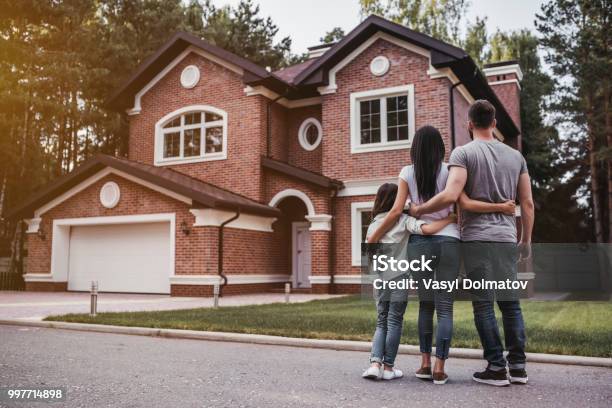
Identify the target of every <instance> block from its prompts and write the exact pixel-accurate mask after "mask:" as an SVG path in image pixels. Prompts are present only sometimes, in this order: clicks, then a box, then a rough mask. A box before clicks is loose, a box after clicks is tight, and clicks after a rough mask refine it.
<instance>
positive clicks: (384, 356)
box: [370, 289, 408, 367]
mask: <svg viewBox="0 0 612 408" xmlns="http://www.w3.org/2000/svg"><path fill="white" fill-rule="evenodd" d="M407 300H408V292H407V291H406V290H399V289H396V290H390V289H385V290H380V291H379V292H378V293H377V301H376V309H377V311H378V318H377V319H376V331H375V332H374V338H373V339H372V354H371V356H370V363H379V364H384V365H386V366H390V367H393V364H394V363H395V356H397V350H398V348H399V343H400V338H401V337H402V325H403V323H404V313H405V312H406V306H407V304H408V303H407Z"/></svg>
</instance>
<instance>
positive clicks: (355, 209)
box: [351, 201, 374, 266]
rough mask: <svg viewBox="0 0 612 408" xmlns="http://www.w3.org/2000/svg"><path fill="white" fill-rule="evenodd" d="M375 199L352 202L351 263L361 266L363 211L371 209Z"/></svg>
mask: <svg viewBox="0 0 612 408" xmlns="http://www.w3.org/2000/svg"><path fill="white" fill-rule="evenodd" d="M372 207H374V201H361V202H356V203H351V265H352V266H361V212H363V211H371V210H372Z"/></svg>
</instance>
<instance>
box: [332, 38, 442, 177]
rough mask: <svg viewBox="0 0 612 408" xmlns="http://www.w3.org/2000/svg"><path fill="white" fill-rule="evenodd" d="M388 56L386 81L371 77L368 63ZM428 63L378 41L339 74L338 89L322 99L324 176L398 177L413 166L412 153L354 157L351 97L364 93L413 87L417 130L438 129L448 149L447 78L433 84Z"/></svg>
mask: <svg viewBox="0 0 612 408" xmlns="http://www.w3.org/2000/svg"><path fill="white" fill-rule="evenodd" d="M378 55H384V56H386V57H387V58H388V59H389V61H390V62H391V68H390V69H389V72H387V74H385V75H384V76H382V77H376V76H374V75H372V73H371V72H370V69H369V64H370V61H371V60H372V59H373V58H374V57H376V56H378ZM428 69H429V60H428V59H427V58H426V57H423V56H421V55H418V54H415V53H413V52H410V51H408V50H405V49H403V48H400V47H398V46H396V45H394V44H391V43H389V42H386V41H384V40H378V41H376V42H375V43H374V44H373V45H372V46H371V47H369V48H368V49H367V50H365V51H364V52H363V53H362V54H360V55H359V56H358V57H357V58H355V59H354V60H353V61H352V62H351V63H349V64H348V65H347V66H346V67H344V68H343V69H342V70H340V71H339V72H338V73H337V75H336V83H337V85H338V90H337V92H336V93H334V94H330V95H325V96H324V98H323V143H322V147H323V164H322V168H323V174H325V175H326V176H329V177H333V178H336V179H339V180H349V179H360V178H373V177H385V176H396V175H397V174H398V173H399V171H400V169H401V168H402V167H403V166H405V165H407V164H409V163H410V150H409V149H402V150H391V151H383V152H372V153H358V154H351V153H350V126H349V125H350V124H349V122H350V111H349V109H350V108H349V105H350V94H351V93H353V92H360V91H366V90H373V89H379V88H388V87H393V86H400V85H407V84H414V92H415V117H416V118H415V119H416V126H415V129H418V128H419V127H421V126H424V125H432V126H435V127H437V128H438V129H439V130H440V132H441V133H442V136H443V138H444V141H445V144H446V145H447V150H450V139H449V131H450V126H449V123H450V120H449V108H448V103H449V102H448V100H449V98H448V92H449V86H450V83H449V81H448V80H447V79H446V78H439V79H430V78H429V76H428V75H427V70H428Z"/></svg>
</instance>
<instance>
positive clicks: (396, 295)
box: [363, 183, 456, 380]
mask: <svg viewBox="0 0 612 408" xmlns="http://www.w3.org/2000/svg"><path fill="white" fill-rule="evenodd" d="M396 196H397V185H395V184H392V183H385V184H383V185H382V186H380V188H379V189H378V191H377V193H376V199H375V201H374V208H373V210H372V222H371V224H370V226H369V227H368V232H367V234H366V235H367V237H369V236H370V235H371V234H372V232H374V231H375V230H376V229H377V228H378V226H379V225H380V223H381V222H382V221H383V219H384V218H385V216H386V215H387V213H388V212H389V211H390V210H391V208H392V207H393V203H394V202H395V198H396ZM455 221H456V219H455V216H454V214H452V215H449V216H448V217H446V218H444V219H441V220H436V221H431V222H429V223H427V222H425V221H419V220H417V219H416V218H414V217H411V216H409V215H406V214H402V215H401V216H400V218H399V220H398V221H397V223H396V224H395V225H394V226H393V227H391V229H389V230H388V231H387V232H386V233H385V234H384V235H383V236H382V238H380V239H379V240H378V242H380V243H383V244H401V243H406V242H407V239H408V237H409V234H424V235H429V234H435V233H436V232H438V231H440V230H441V229H442V228H444V227H445V226H447V225H448V224H450V223H453V222H455ZM368 241H369V240H368ZM376 295H377V303H376V308H377V311H378V319H377V321H376V331H375V332H374V338H373V339H372V354H371V356H370V367H369V368H368V369H367V370H365V372H364V373H363V377H364V378H369V379H381V378H382V379H383V380H392V379H394V378H401V377H402V376H403V375H404V374H403V373H402V371H401V370H398V369H397V368H394V367H393V364H394V361H395V356H396V355H397V350H398V348H399V343H400V337H401V335H402V324H403V321H404V313H405V311H406V305H407V299H408V291H407V290H401V289H395V290H391V289H383V290H380V291H378V293H377V294H376Z"/></svg>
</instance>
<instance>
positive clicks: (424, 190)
mask: <svg viewBox="0 0 612 408" xmlns="http://www.w3.org/2000/svg"><path fill="white" fill-rule="evenodd" d="M444 155H445V148H444V142H443V141H442V136H441V135H440V132H439V131H438V130H437V129H436V128H435V127H433V126H424V127H422V128H420V129H419V130H417V132H416V133H415V135H414V139H413V141H412V147H411V149H410V158H411V161H412V163H413V164H412V165H410V166H406V167H404V168H403V169H402V171H401V172H400V175H399V181H398V194H397V198H396V200H395V203H394V204H393V208H392V209H391V211H389V213H388V214H387V216H386V217H385V219H384V221H383V222H382V223H381V224H380V226H379V227H378V228H377V229H376V231H375V232H374V233H373V234H372V235H371V236H370V237H369V238H368V243H374V242H378V240H379V239H380V237H381V236H382V235H383V234H384V233H385V232H386V231H387V230H388V229H389V228H391V227H392V226H393V225H394V224H395V223H396V222H397V219H398V218H399V217H400V215H401V214H402V212H403V211H404V207H405V205H406V202H407V201H408V200H411V201H413V202H414V203H416V204H421V203H423V202H426V201H427V200H429V199H431V198H432V197H433V196H434V195H436V194H437V193H438V192H440V191H442V190H444V187H445V186H446V180H447V178H448V166H447V165H446V164H445V163H443V160H444ZM460 201H461V205H462V208H463V209H464V210H468V211H472V212H506V213H509V212H512V213H513V212H514V203H513V202H506V203H499V204H494V203H484V202H480V201H475V200H471V199H469V198H468V197H467V196H466V195H465V194H463V195H462V197H461V200H460ZM452 212H453V208H452V206H451V207H449V208H446V209H444V210H442V211H438V212H435V213H432V214H427V215H425V216H423V217H422V220H423V221H426V222H433V221H437V220H441V219H444V218H446V217H448V216H449V214H451V213H452ZM409 242H410V245H409V250H410V251H411V252H413V253H418V254H419V255H421V254H424V255H426V256H427V257H431V256H434V255H435V258H434V259H436V260H437V264H436V265H435V267H434V276H431V274H427V273H419V274H417V275H416V276H415V278H417V280H421V279H424V278H433V279H435V280H438V281H452V280H455V279H456V278H457V276H458V275H459V264H460V254H459V242H460V234H459V228H458V226H457V224H456V223H450V224H448V225H447V226H445V227H444V228H442V229H441V230H440V231H438V232H437V233H435V234H433V235H418V234H412V235H411V236H410V241H409ZM432 292H433V293H432ZM434 310H435V311H436V316H437V322H438V324H437V328H436V361H435V365H434V367H433V370H432V368H431V351H432V340H433V313H434ZM418 327H419V343H420V350H421V367H420V369H419V370H417V372H416V373H415V375H416V376H417V377H418V378H422V379H429V380H433V381H434V384H445V383H446V382H447V380H448V376H447V375H446V373H445V372H444V365H445V362H446V359H447V358H448V351H449V348H450V344H451V338H452V332H453V294H452V293H448V292H447V291H429V292H426V291H425V290H424V287H423V284H422V283H420V284H419V321H418Z"/></svg>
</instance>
